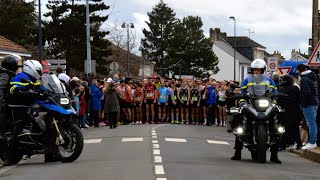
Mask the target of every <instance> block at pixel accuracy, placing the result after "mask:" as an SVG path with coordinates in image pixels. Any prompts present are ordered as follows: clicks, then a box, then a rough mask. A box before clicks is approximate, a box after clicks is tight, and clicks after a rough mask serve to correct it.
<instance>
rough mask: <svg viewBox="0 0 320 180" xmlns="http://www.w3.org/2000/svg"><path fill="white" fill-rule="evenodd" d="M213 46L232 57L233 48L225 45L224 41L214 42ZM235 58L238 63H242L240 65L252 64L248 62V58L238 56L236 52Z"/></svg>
mask: <svg viewBox="0 0 320 180" xmlns="http://www.w3.org/2000/svg"><path fill="white" fill-rule="evenodd" d="M214 44H215V45H216V46H218V47H219V48H220V49H222V50H224V51H225V52H226V53H228V54H229V55H231V56H232V57H233V55H234V52H233V48H232V46H230V45H229V44H227V43H226V42H225V41H214ZM236 58H237V59H238V61H239V63H242V64H251V62H252V61H251V60H249V59H248V58H246V57H245V56H243V55H242V54H240V53H239V52H238V51H236Z"/></svg>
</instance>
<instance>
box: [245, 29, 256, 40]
mask: <svg viewBox="0 0 320 180" xmlns="http://www.w3.org/2000/svg"><path fill="white" fill-rule="evenodd" d="M245 30H248V31H249V38H250V35H251V33H252V34H253V33H254V31H250V29H245Z"/></svg>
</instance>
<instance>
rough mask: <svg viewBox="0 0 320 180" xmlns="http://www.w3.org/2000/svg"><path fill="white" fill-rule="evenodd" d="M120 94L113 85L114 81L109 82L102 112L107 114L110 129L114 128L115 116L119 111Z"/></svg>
mask: <svg viewBox="0 0 320 180" xmlns="http://www.w3.org/2000/svg"><path fill="white" fill-rule="evenodd" d="M119 99H120V95H119V94H118V92H117V90H116V89H115V87H114V83H113V82H111V83H110V84H109V89H108V90H107V93H106V95H105V104H104V113H106V114H108V120H109V123H110V129H112V128H116V127H117V125H116V122H117V116H118V112H119V111H120V104H119Z"/></svg>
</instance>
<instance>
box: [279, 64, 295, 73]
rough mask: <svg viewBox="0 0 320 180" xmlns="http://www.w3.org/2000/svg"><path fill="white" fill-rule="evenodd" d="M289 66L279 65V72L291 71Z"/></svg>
mask: <svg viewBox="0 0 320 180" xmlns="http://www.w3.org/2000/svg"><path fill="white" fill-rule="evenodd" d="M291 68H292V67H291V66H284V67H279V71H280V73H281V74H289V73H290V71H291Z"/></svg>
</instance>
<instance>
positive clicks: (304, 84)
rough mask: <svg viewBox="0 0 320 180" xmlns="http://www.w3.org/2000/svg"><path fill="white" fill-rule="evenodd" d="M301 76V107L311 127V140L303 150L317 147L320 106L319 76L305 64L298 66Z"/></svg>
mask: <svg viewBox="0 0 320 180" xmlns="http://www.w3.org/2000/svg"><path fill="white" fill-rule="evenodd" d="M297 70H298V74H299V75H300V76H301V81H300V88H301V107H302V111H303V114H304V117H305V119H306V123H307V126H308V128H309V142H308V143H307V144H306V145H305V146H303V147H302V149H303V150H306V149H314V148H316V147H317V143H316V142H317V123H316V117H317V109H318V106H319V99H318V84H317V76H316V75H315V73H314V72H312V71H311V70H307V67H306V66H305V65H304V64H300V65H299V66H298V67H297Z"/></svg>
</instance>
